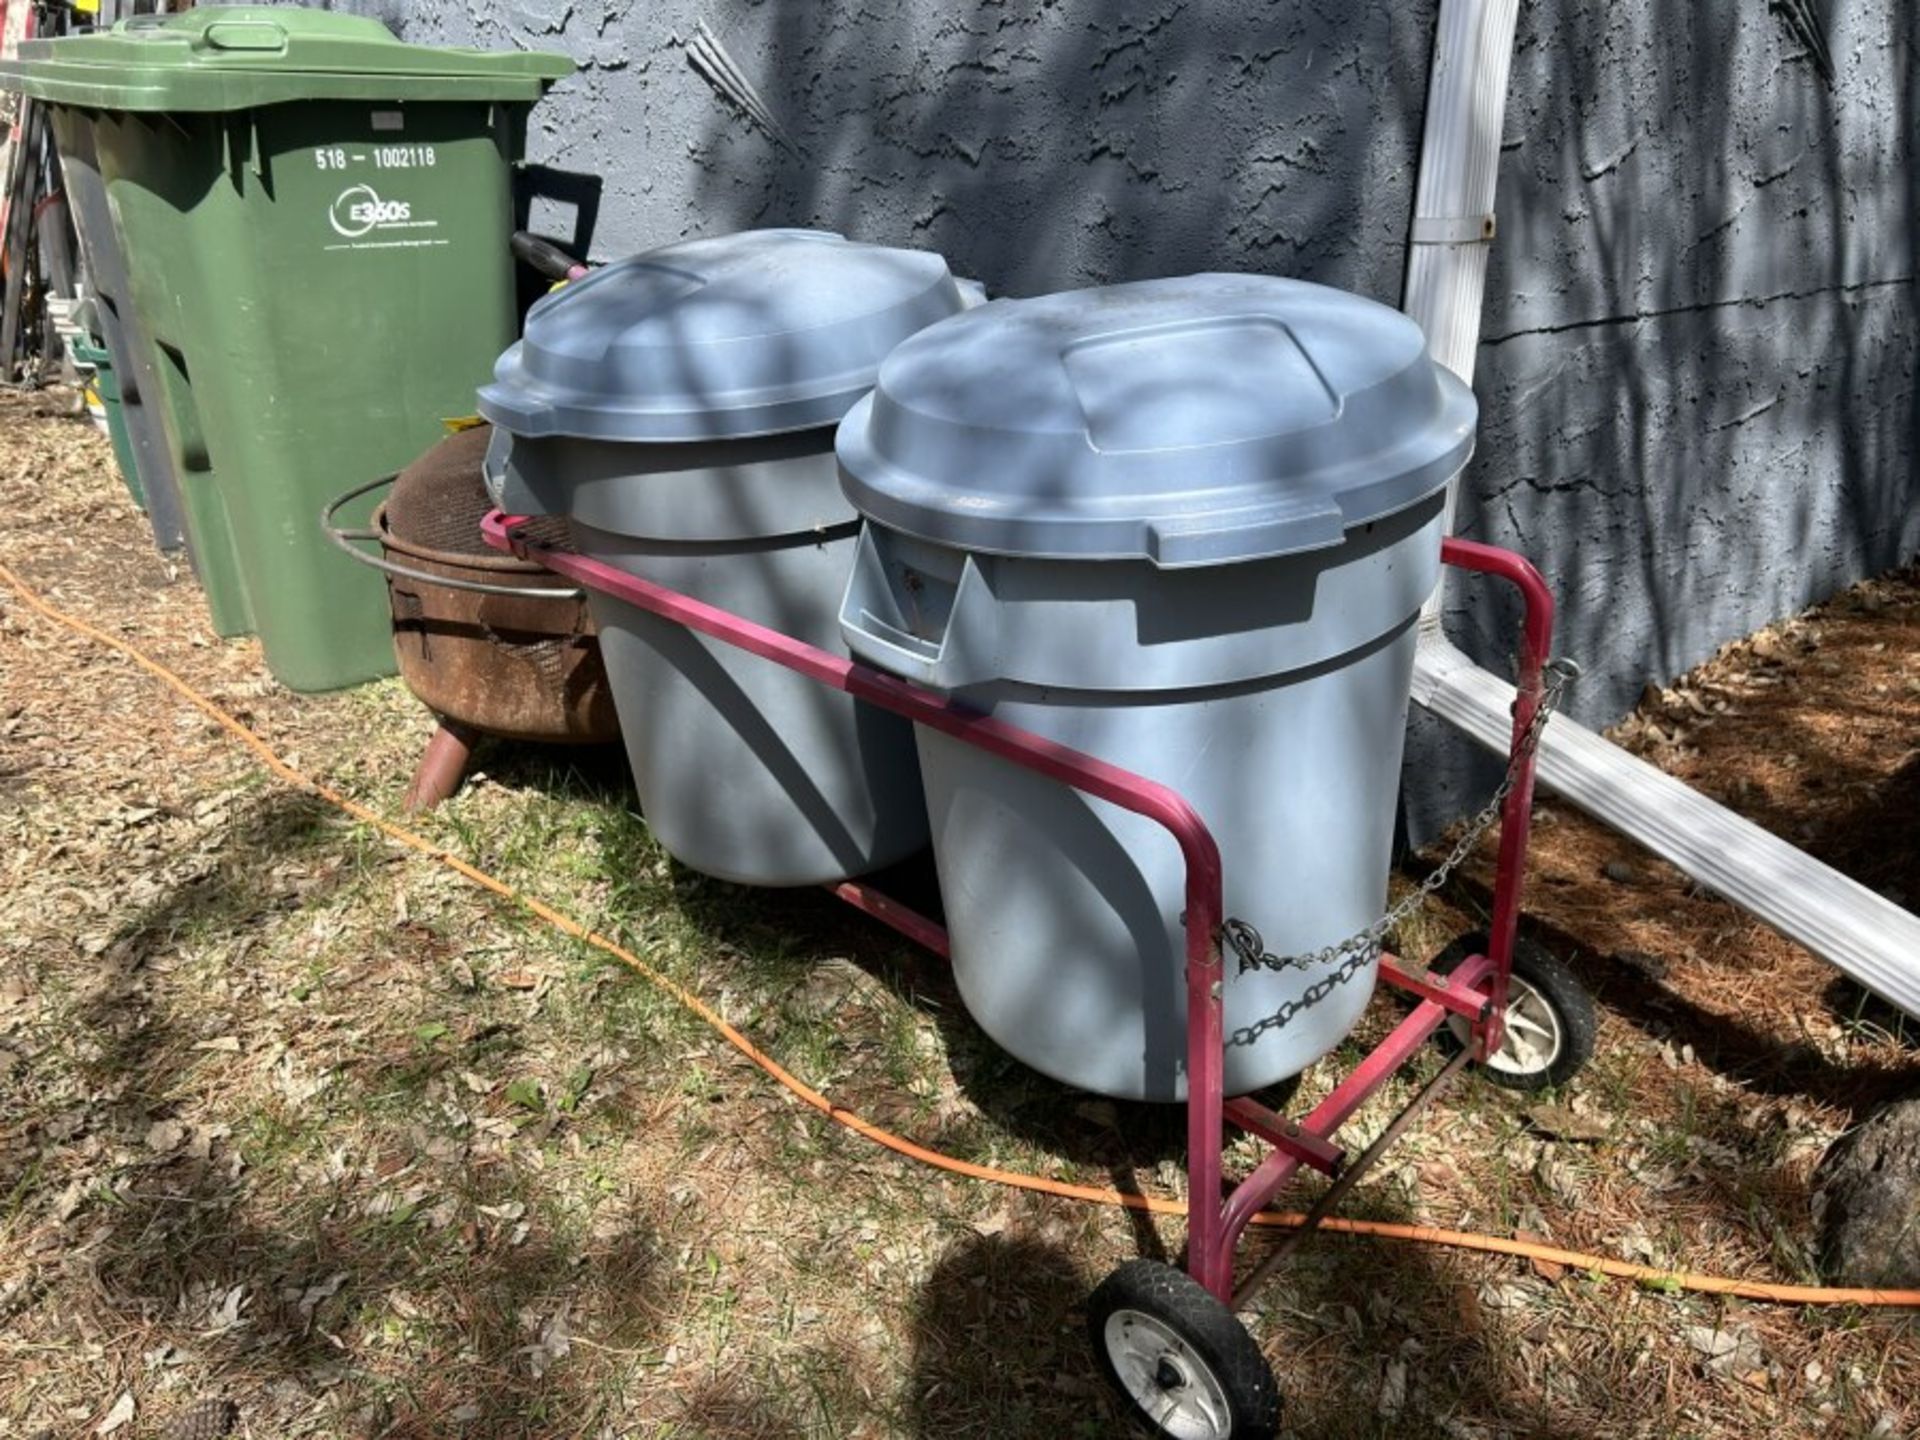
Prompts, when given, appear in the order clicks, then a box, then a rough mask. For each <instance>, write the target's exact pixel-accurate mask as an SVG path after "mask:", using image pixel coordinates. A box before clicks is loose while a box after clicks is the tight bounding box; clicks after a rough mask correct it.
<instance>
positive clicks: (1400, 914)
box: [1220, 660, 1580, 1045]
mask: <svg viewBox="0 0 1920 1440" xmlns="http://www.w3.org/2000/svg"><path fill="white" fill-rule="evenodd" d="M1579 678H1580V667H1579V666H1578V665H1576V664H1574V663H1573V661H1571V660H1550V661H1548V662H1547V664H1546V666H1545V667H1544V669H1543V671H1542V679H1543V682H1544V683H1543V684H1542V686H1541V691H1540V703H1539V705H1538V706H1536V707H1535V709H1534V712H1533V718H1532V720H1531V721H1530V722H1529V723H1528V725H1527V730H1526V733H1525V734H1524V735H1522V736H1521V737H1520V743H1519V744H1518V745H1517V746H1515V747H1514V750H1513V755H1512V758H1511V759H1509V761H1508V762H1507V773H1506V774H1505V775H1504V776H1502V777H1501V780H1500V784H1499V786H1498V787H1497V788H1496V789H1495V790H1494V792H1493V798H1492V799H1490V800H1488V801H1487V803H1486V805H1484V806H1483V807H1482V808H1481V809H1480V810H1479V812H1478V813H1476V814H1475V815H1474V817H1473V819H1471V820H1470V821H1468V822H1467V827H1466V829H1464V830H1463V831H1461V832H1460V838H1459V839H1458V840H1457V841H1455V842H1454V846H1453V849H1451V850H1449V851H1448V852H1447V856H1446V858H1445V859H1444V860H1442V861H1441V862H1440V863H1439V864H1438V865H1437V866H1435V867H1434V869H1433V871H1432V873H1431V874H1429V875H1428V876H1427V877H1426V879H1424V880H1422V881H1421V882H1420V883H1419V884H1418V885H1416V886H1415V887H1414V888H1413V890H1412V891H1410V892H1409V893H1408V894H1407V895H1406V896H1405V897H1404V898H1402V899H1401V900H1400V902H1399V903H1398V904H1396V905H1395V906H1393V908H1392V909H1390V910H1388V911H1387V913H1386V914H1384V915H1382V916H1381V917H1380V918H1379V919H1378V920H1376V921H1374V922H1373V923H1372V924H1371V925H1369V926H1367V928H1366V929H1364V930H1361V931H1359V932H1358V933H1356V934H1353V935H1349V936H1348V937H1347V938H1346V939H1344V940H1339V941H1336V942H1335V943H1333V944H1331V945H1325V946H1322V947H1321V948H1320V949H1318V950H1312V951H1309V952H1307V953H1306V954H1304V955H1271V954H1269V953H1268V952H1267V948H1266V943H1265V942H1264V941H1263V940H1262V939H1261V938H1260V932H1259V931H1258V930H1256V929H1254V927H1253V926H1252V925H1250V924H1248V923H1247V922H1246V921H1245V920H1236V919H1233V918H1232V917H1229V918H1228V919H1227V920H1225V921H1224V922H1223V923H1222V924H1221V926H1220V939H1221V941H1222V942H1223V944H1224V945H1225V946H1226V948H1227V949H1229V950H1231V951H1232V952H1233V953H1234V955H1235V956H1237V957H1238V959H1239V961H1240V973H1241V974H1243V975H1244V974H1246V973H1247V972H1248V971H1249V970H1317V969H1319V968H1320V967H1321V966H1323V965H1328V964H1332V963H1333V962H1334V961H1339V964H1338V966H1337V967H1336V968H1335V969H1333V970H1331V971H1329V972H1328V973H1326V974H1325V975H1322V976H1321V977H1320V978H1319V979H1318V980H1315V981H1314V982H1313V983H1312V984H1311V985H1309V986H1307V988H1306V989H1305V990H1302V991H1301V992H1300V994H1299V995H1297V996H1296V997H1294V998H1293V999H1291V1000H1288V1001H1287V1002H1286V1003H1285V1004H1284V1005H1282V1006H1281V1007H1280V1008H1279V1009H1278V1010H1277V1011H1275V1012H1274V1013H1273V1014H1272V1015H1268V1016H1266V1017H1264V1018H1262V1019H1260V1020H1256V1021H1254V1022H1253V1023H1252V1024H1250V1025H1243V1026H1241V1027H1240V1028H1239V1029H1238V1030H1235V1031H1234V1032H1233V1034H1232V1035H1231V1036H1229V1037H1228V1041H1229V1043H1230V1044H1234V1045H1251V1044H1253V1043H1254V1042H1255V1041H1257V1040H1258V1039H1259V1038H1260V1037H1261V1036H1262V1035H1264V1034H1266V1033H1267V1032H1268V1031H1270V1030H1280V1029H1283V1028H1285V1027H1286V1026H1287V1025H1288V1024H1290V1023H1291V1022H1292V1020H1293V1018H1294V1017H1295V1016H1296V1015H1298V1014H1300V1012H1301V1011H1303V1010H1311V1009H1312V1008H1313V1007H1314V1006H1315V1005H1318V1004H1319V1003H1320V1002H1321V1001H1322V1000H1324V999H1326V998H1327V997H1328V996H1329V995H1331V994H1332V993H1333V992H1334V991H1335V990H1338V989H1339V988H1340V987H1341V986H1342V985H1345V984H1346V983H1347V982H1348V981H1349V980H1351V979H1353V977H1354V976H1356V975H1358V974H1359V973H1360V972H1361V971H1362V970H1365V969H1366V968H1367V967H1368V966H1370V965H1372V964H1373V962H1374V961H1375V960H1376V959H1378V958H1379V955H1380V951H1381V949H1382V947H1383V944H1384V942H1385V940H1386V938H1387V936H1388V935H1390V934H1391V933H1392V932H1393V931H1394V930H1395V929H1397V928H1398V927H1399V926H1400V924H1401V923H1402V922H1403V921H1405V920H1407V919H1408V918H1409V917H1411V916H1412V915H1413V914H1414V913H1415V912H1416V911H1418V910H1419V909H1420V908H1421V907H1422V906H1424V905H1425V904H1426V903H1427V901H1428V900H1429V899H1431V898H1432V896H1433V895H1434V893H1435V892H1436V891H1438V890H1439V889H1440V888H1441V887H1442V886H1443V885H1445V884H1446V883H1447V881H1449V880H1451V879H1452V878H1453V875H1454V872H1455V871H1456V870H1458V869H1459V868H1460V867H1461V866H1462V865H1464V864H1465V863H1466V862H1467V858H1468V857H1469V856H1470V855H1472V854H1473V852H1474V850H1475V849H1477V848H1478V847H1479V844H1480V841H1481V840H1482V839H1483V838H1484V837H1485V836H1486V833H1487V831H1489V830H1490V829H1492V828H1493V825H1494V822H1496V821H1497V820H1499V818H1500V812H1501V811H1502V810H1503V809H1504V808H1505V807H1506V803H1507V797H1508V796H1509V795H1511V794H1512V793H1513V787H1514V786H1515V785H1517V784H1519V783H1520V767H1521V765H1522V764H1523V763H1524V762H1525V761H1526V760H1528V759H1529V758H1531V756H1532V755H1533V753H1534V751H1535V750H1537V749H1538V748H1539V746H1540V735H1541V732H1542V731H1543V730H1545V729H1546V726H1547V718H1548V717H1549V716H1550V715H1552V714H1553V712H1554V710H1555V709H1556V708H1557V707H1558V706H1559V704H1560V698H1561V696H1562V695H1564V694H1565V693H1566V689H1567V687H1568V686H1569V685H1571V684H1572V683H1573V682H1574V681H1575V680H1577V679H1579Z"/></svg>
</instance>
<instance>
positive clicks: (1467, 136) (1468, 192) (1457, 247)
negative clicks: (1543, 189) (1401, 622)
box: [1400, 0, 1520, 628]
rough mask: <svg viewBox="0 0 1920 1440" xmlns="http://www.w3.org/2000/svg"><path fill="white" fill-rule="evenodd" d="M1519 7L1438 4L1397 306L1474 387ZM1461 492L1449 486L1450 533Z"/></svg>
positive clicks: (1432, 605) (1436, 615)
mask: <svg viewBox="0 0 1920 1440" xmlns="http://www.w3.org/2000/svg"><path fill="white" fill-rule="evenodd" d="M1519 13H1520V0H1440V17H1439V21H1438V32H1437V33H1436V35H1435V36H1434V43H1433V73H1432V76H1431V78H1430V79H1429V81H1428V85H1427V119H1426V127H1425V133H1424V135H1423V136H1422V138H1421V142H1420V181H1419V186H1418V188H1417V189H1416V190H1415V192H1414V199H1413V229H1412V233H1411V235H1410V236H1409V237H1408V249H1407V289H1406V296H1405V298H1404V299H1403V300H1402V302H1401V306H1400V308H1401V309H1403V310H1405V311H1406V312H1407V314H1409V315H1411V316H1412V317H1413V318H1414V319H1415V320H1417V321H1419V322H1420V328H1421V329H1422V330H1423V331H1425V332H1426V336H1427V353H1428V354H1430V355H1432V356H1433V358H1434V359H1435V360H1438V361H1439V362H1440V363H1441V364H1442V365H1444V366H1446V367H1447V369H1449V370H1451V371H1452V372H1453V373H1454V374H1456V375H1458V376H1459V377H1460V378H1461V379H1462V380H1464V381H1466V382H1467V384H1469V385H1471V384H1472V383H1473V363H1474V359H1475V357H1476V356H1477V355H1478V354H1479V350H1480V314H1481V309H1482V307H1483V305H1484V303H1485V299H1486V292H1487V257H1488V256H1489V255H1490V254H1491V252H1492V250H1493V239H1494V235H1495V233H1496V230H1497V226H1496V223H1495V220H1494V211H1493V192H1494V185H1495V183H1496V182H1497V181H1498V179H1499V177H1500V132H1501V126H1502V124H1503V122H1504V121H1505V119H1506V110H1507V75H1508V73H1509V72H1510V71H1511V70H1512V68H1513V30H1514V24H1515V22H1516V21H1517V19H1518V17H1519ZM1457 498H1458V497H1457V496H1456V495H1455V493H1454V492H1453V491H1452V490H1449V491H1448V492H1447V529H1448V530H1449V531H1451V530H1452V529H1453V510H1454V505H1455V502H1456V500H1457ZM1443 584H1444V582H1443ZM1442 594H1443V591H1442V590H1435V591H1434V592H1433V594H1432V596H1430V597H1429V598H1428V600H1427V603H1426V606H1425V608H1424V609H1423V610H1422V611H1421V612H1420V620H1421V624H1422V626H1423V627H1426V628H1433V627H1437V626H1438V625H1439V623H1440V603H1441V599H1442Z"/></svg>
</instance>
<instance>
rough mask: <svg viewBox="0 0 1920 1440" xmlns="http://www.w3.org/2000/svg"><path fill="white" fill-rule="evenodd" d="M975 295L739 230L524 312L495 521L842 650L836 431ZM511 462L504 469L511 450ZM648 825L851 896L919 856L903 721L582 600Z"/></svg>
mask: <svg viewBox="0 0 1920 1440" xmlns="http://www.w3.org/2000/svg"><path fill="white" fill-rule="evenodd" d="M966 300H967V297H966V295H965V293H964V292H963V291H962V289H961V287H960V286H959V285H958V284H956V282H955V280H954V278H953V277H952V276H951V275H950V274H949V273H948V271H947V267H946V263H945V262H944V261H943V260H941V259H940V258H939V257H938V256H937V255H930V254H927V253H925V252H923V251H910V250H893V249H884V248H881V247H878V246H872V245H860V244H855V243H852V242H850V241H847V240H845V239H843V238H842V237H840V236H838V235H832V234H827V233H824V232H820V231H806V230H778V231H753V232H747V233H744V234H739V235H728V236H719V237H715V238H712V239H707V240H696V241H689V242H687V243H684V244H680V245H673V246H669V247H667V248H665V249H662V250H656V251H652V252H650V253H648V254H645V255H640V256H636V257H634V258H632V259H629V260H624V261H621V262H619V263H618V264H614V265H609V266H607V267H606V268H605V269H602V270H597V271H595V272H594V273H593V274H592V275H590V276H588V277H586V278H585V279H583V280H579V281H576V282H575V283H574V284H572V285H569V286H568V287H567V288H566V289H564V290H562V291H560V292H558V293H557V294H555V295H552V296H549V297H548V298H547V299H545V300H543V301H541V302H540V304H538V305H537V306H535V307H534V309H533V311H532V313H531V314H530V315H529V317H528V320H527V328H526V338H525V340H523V341H522V342H521V343H520V344H518V345H516V346H514V347H513V349H511V350H509V351H508V352H507V353H506V355H505V356H503V357H502V358H501V360H500V363H499V366H498V368H497V373H496V380H495V383H494V384H492V385H490V386H487V387H486V388H484V389H483V390H482V391H481V392H480V411H481V413H482V414H483V415H485V416H486V417H487V418H488V419H489V420H491V421H493V422H494V424H495V426H496V427H497V431H496V439H497V438H498V435H499V434H500V433H507V434H510V435H511V440H510V441H507V442H504V443H503V444H502V445H500V447H499V448H496V451H495V453H494V456H493V458H492V460H491V461H490V465H491V466H492V467H493V468H494V470H495V472H496V473H495V475H494V477H493V478H492V479H491V480H490V483H491V484H492V485H493V487H494V494H495V497H496V498H497V499H498V500H500V501H501V503H502V504H503V506H504V507H505V508H506V509H507V510H509V511H513V512H519V513H523V514H531V513H540V514H563V515H566V516H568V517H569V519H570V522H571V528H572V533H573V540H574V545H575V547H576V548H577V549H578V550H579V551H580V553H581V554H583V555H586V556H590V557H593V558H595V559H599V560H604V561H607V562H610V563H611V564H613V565H616V566H618V567H620V568H621V569H623V570H626V571H628V572H629V573H631V574H634V575H638V576H640V577H641V578H643V579H646V580H651V581H653V582H655V583H657V584H660V585H664V586H667V587H668V588H670V589H674V590H679V591H682V592H684V593H687V594H690V595H692V596H694V597H695V598H697V599H700V600H704V601H707V602H708V603H710V604H713V605H717V606H719V607H721V608H722V609H726V610H730V611H733V612H735V613H736V614H740V615H744V616H745V617H747V618H748V619H750V620H754V621H757V622H758V623H760V624H762V625H766V626H769V627H771V628H773V629H775V630H778V631H781V632H782V633H784V634H787V635H792V636H796V637H798V638H800V639H802V640H806V641H809V642H810V643H812V644H815V645H820V646H823V647H825V648H828V649H831V650H835V651H844V646H843V644H842V642H841V639H840V633H839V626H838V623H837V621H838V616H839V604H840V596H841V593H842V591H843V590H844V588H845V585H846V577H847V569H848V566H849V565H850V563H851V561H852V556H853V549H854V544H855V540H856V538H857V535H858V532H859V517H858V516H857V515H856V514H855V513H854V511H853V508H852V506H850V505H849V504H848V503H847V500H846V497H845V496H844V495H843V494H842V493H841V490H840V483H839V476H838V472H837V470H836V468H835V463H834V453H833V426H834V425H835V424H837V423H838V421H839V420H840V418H841V416H843V415H844V414H845V413H846V412H847V409H848V408H849V407H850V406H851V405H852V404H853V403H854V402H855V401H856V400H858V399H859V398H860V397H861V396H862V395H864V394H865V393H866V391H867V390H868V388H869V387H871V385H872V384H873V378H874V374H875V372H876V371H877V370H878V369H879V365H880V362H881V360H882V359H883V358H885V356H886V354H887V352H888V351H890V350H892V349H893V347H894V346H895V345H897V344H898V343H899V342H900V341H902V340H904V339H906V338H907V337H908V336H910V335H912V334H914V333H915V332H916V331H918V330H920V329H922V328H923V327H925V326H927V325H929V324H932V323H933V322H934V321H937V320H940V319H943V318H945V317H947V316H949V315H953V314H955V313H957V312H958V311H960V310H961V309H962V308H963V307H964V305H965V304H966ZM502 451H504V454H503V453H502ZM591 604H592V608H593V616H594V620H595V622H596V623H597V625H598V626H599V630H600V648H601V651H602V653H603V654H604V655H605V657H606V665H607V679H608V683H609V685H610V687H611V688H612V691H613V697H614V703H615V706H616V708H617V709H618V710H619V713H620V727H621V731H622V734H623V736H624V738H625V740H626V745H627V753H628V756H629V758H630V759H631V761H632V764H633V775H634V782H635V786H636V788H637V789H638V791H639V794H640V803H641V807H642V809H643V810H644V811H645V813H646V817H647V823H648V824H649V825H650V826H651V827H652V829H653V832H654V834H655V836H656V837H657V838H658V839H659V840H660V842H661V844H662V845H664V846H665V847H666V849H667V850H668V852H669V853H671V854H672V855H673V857H674V858H675V859H677V860H679V861H680V862H681V863H682V864H685V865H688V866H690V867H692V868H693V869H696V870H700V871H703V872H705V873H707V874H710V875H716V876H719V877H721V878H722V879H726V880H733V881H739V882H742V883H746V884H754V885H808V884H819V883H825V882H829V881H836V880H844V879H847V878H849V877H852V876H855V875H860V874H863V873H865V872H868V871H871V870H876V869H879V868H881V867H882V866H885V865H888V864H891V863H893V862H894V861H896V860H899V859H902V858H903V857H905V856H906V855H908V854H911V853H912V852H913V851H915V850H917V849H919V848H920V847H921V846H923V845H924V844H925V843H926V811H925V806H924V802H923V800H922V797H921V792H920V782H919V771H918V766H917V763H916V760H915V756H914V743H913V735H912V731H911V728H910V727H909V726H908V725H907V723H906V722H905V721H903V720H901V719H899V718H898V717H896V716H892V715H888V714H885V713H883V712H881V711H877V710H874V709H872V708H870V707H868V706H865V705H861V704H859V703H857V702H855V701H854V700H853V699H852V698H851V697H849V696H847V695H843V694H840V693H838V692H836V691H832V690H828V689H826V688H825V687H823V686H820V685H816V684H814V683H813V682H812V681H810V680H806V679H804V678H802V677H800V676H798V675H795V674H793V673H791V672H790V671H786V670H783V669H781V668H779V667H777V666H774V665H769V664H768V663H766V662H765V661H763V660H758V659H755V658H754V657H752V656H750V655H746V654H744V653H743V652H741V651H738V650H735V649H733V648H732V647H730V646H726V645H722V644H719V643H716V642H714V641H711V640H708V639H706V638H705V637H703V636H701V635H698V634H695V633H694V632H692V631H690V630H688V629H686V628H685V627H684V626H680V625H676V624H674V623H672V622H671V621H667V620H663V619H661V618H660V617H658V616H655V615H652V614H649V613H647V612H645V611H643V610H640V609H638V608H637V607H634V606H631V605H627V604H623V603H622V602H620V601H619V600H616V599H613V598H611V597H609V596H607V595H603V594H598V593H593V594H592V595H591Z"/></svg>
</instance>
